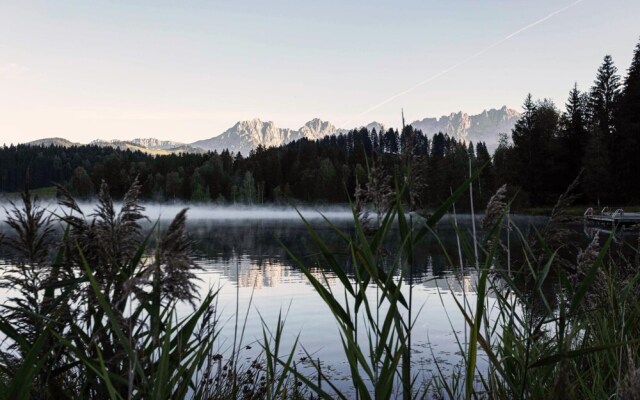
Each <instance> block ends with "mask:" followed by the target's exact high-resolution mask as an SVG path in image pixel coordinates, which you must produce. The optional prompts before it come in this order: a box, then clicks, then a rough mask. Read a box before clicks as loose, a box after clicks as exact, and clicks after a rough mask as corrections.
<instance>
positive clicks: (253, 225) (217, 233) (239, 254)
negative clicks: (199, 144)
mask: <svg viewBox="0 0 640 400" xmlns="http://www.w3.org/2000/svg"><path fill="white" fill-rule="evenodd" d="M315 228H316V230H317V233H318V234H319V236H320V237H321V238H322V239H323V240H324V241H325V243H326V244H327V246H328V247H329V249H331V250H332V251H333V252H334V254H336V255H337V258H338V259H339V260H341V261H342V264H343V265H344V269H345V271H346V272H347V274H348V275H350V276H353V265H352V262H351V260H350V258H349V257H348V256H347V247H346V245H345V243H344V241H343V240H342V239H341V238H340V236H339V235H338V234H336V233H335V232H334V231H333V229H332V228H330V227H327V226H326V225H324V224H323V223H318V224H316V227H315ZM341 229H343V230H345V231H347V232H350V230H349V226H348V225H343V226H341ZM189 232H190V235H191V237H192V239H193V240H194V242H195V246H194V248H195V249H196V254H197V255H198V258H199V259H200V263H201V265H203V266H204V267H205V268H208V269H214V270H216V271H220V272H221V273H222V274H223V275H224V276H225V277H227V278H228V279H229V280H231V281H234V282H238V284H239V285H241V286H247V287H253V286H254V285H255V286H256V287H257V288H260V287H263V286H277V285H279V284H281V283H282V282H294V281H296V282H301V281H304V279H303V276H302V274H301V272H300V271H298V270H297V268H296V267H295V266H294V262H293V260H292V258H291V257H290V256H289V254H288V253H287V251H286V250H285V247H286V248H287V249H289V250H290V251H291V252H292V253H293V254H294V255H295V256H296V257H298V258H299V259H300V260H302V261H303V262H305V263H306V264H307V265H308V267H309V268H312V269H313V268H316V269H315V271H316V273H318V275H321V274H322V273H323V272H327V269H323V268H322V264H319V259H320V257H316V254H317V249H316V248H315V246H314V245H313V243H312V241H311V239H310V238H309V234H308V232H307V230H306V228H305V227H304V225H303V224H302V223H300V222H291V221H241V222H237V223H230V222H228V221H225V222H220V221H192V222H191V223H190V225H189ZM438 235H439V238H440V241H438V240H436V239H435V238H434V237H430V236H428V237H427V238H426V239H425V240H423V241H422V242H421V243H420V245H419V246H417V247H416V248H415V250H414V259H415V262H414V265H413V266H412V267H411V268H409V266H407V265H404V268H405V270H404V271H403V275H404V276H405V278H406V280H408V275H409V271H410V270H411V271H413V282H414V283H415V284H418V283H424V284H425V285H426V286H431V283H429V281H430V280H432V278H433V277H434V276H439V277H447V276H451V273H452V272H459V270H460V266H459V265H460V262H459V260H458V255H457V254H458V252H457V247H456V246H457V244H456V238H455V232H454V231H453V230H451V229H441V230H440V231H439V232H438ZM398 247H399V239H398V236H397V234H395V233H393V234H392V235H390V239H389V243H387V244H386V248H387V249H388V250H389V255H388V256H387V257H385V259H384V266H383V267H384V268H385V269H387V270H391V268H392V267H393V265H394V263H396V261H397V260H396V258H395V255H394V254H392V253H391V250H393V249H397V248H398ZM443 247H444V249H443ZM445 251H446V252H448V253H449V258H450V259H451V261H452V262H453V265H451V262H450V261H449V258H448V257H447V256H446V254H445ZM463 263H464V265H469V263H468V261H467V260H466V259H464V258H463ZM400 264H403V263H402V262H401V263H400ZM396 274H397V275H399V274H400V271H396ZM329 278H332V277H331V276H329ZM461 281H462V282H464V283H463V284H465V285H467V286H469V288H467V289H469V290H468V291H470V290H471V286H473V285H471V284H470V280H469V279H468V276H467V278H463V279H462V280H460V279H457V278H456V279H453V280H452V281H451V287H452V288H454V287H455V288H458V289H456V290H461V289H459V288H460V285H461V283H460V282H461Z"/></svg>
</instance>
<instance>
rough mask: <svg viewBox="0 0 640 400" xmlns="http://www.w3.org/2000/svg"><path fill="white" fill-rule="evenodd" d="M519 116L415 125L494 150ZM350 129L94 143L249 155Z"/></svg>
mask: <svg viewBox="0 0 640 400" xmlns="http://www.w3.org/2000/svg"><path fill="white" fill-rule="evenodd" d="M519 116H520V114H519V113H518V112H517V111H515V110H512V109H509V108H507V107H506V106H504V107H502V108H500V109H490V110H484V111H483V112H481V113H480V114H477V115H469V114H467V113H464V112H457V113H451V114H449V115H445V116H442V117H440V118H424V119H422V120H416V121H414V122H412V123H411V125H412V126H413V127H414V128H416V129H420V130H421V131H422V132H423V133H424V134H426V135H427V136H431V135H433V134H435V133H438V132H443V133H447V134H449V135H450V136H453V137H455V138H456V139H458V140H463V141H465V142H469V141H473V142H479V141H483V142H485V143H486V144H487V147H488V149H489V151H493V149H495V148H496V147H497V144H498V139H499V134H500V133H509V132H511V129H512V128H513V126H514V125H515V123H516V121H517V120H518V118H519ZM365 127H366V128H367V129H368V130H372V129H376V131H378V132H379V131H380V130H382V129H384V127H383V125H382V124H380V123H378V122H371V123H370V124H368V125H366V126H365ZM346 132H347V130H344V129H338V128H336V127H335V126H334V125H332V124H331V123H330V122H327V121H322V120H320V119H318V118H315V119H312V120H311V121H309V122H307V123H306V124H304V125H303V126H302V127H300V128H298V129H297V130H292V129H289V128H279V127H277V126H276V125H275V123H274V122H272V121H261V120H260V119H257V118H255V119H252V120H249V121H239V122H237V123H236V124H235V125H233V126H232V127H231V128H229V129H227V130H226V131H224V132H223V133H222V134H220V135H218V136H214V137H211V138H209V139H204V140H198V141H196V142H193V143H189V144H186V143H180V142H174V141H165V140H158V139H154V138H145V139H140V138H138V139H133V140H130V141H123V140H110V141H105V140H94V141H93V142H91V144H93V145H98V146H110V147H114V148H119V149H130V150H141V151H144V152H147V153H150V154H158V155H160V154H170V153H180V152H191V153H194V152H203V151H218V152H221V151H223V150H225V149H227V150H229V151H231V152H234V153H237V152H240V153H242V154H243V155H245V156H246V155H248V154H249V152H250V151H251V150H253V149H255V148H257V147H258V146H260V145H262V146H264V147H272V146H280V145H283V144H286V143H289V142H291V141H293V140H297V139H301V138H308V139H311V140H315V139H320V138H323V137H325V136H328V135H334V134H340V133H346ZM28 144H31V145H51V144H55V145H59V146H73V145H79V143H73V142H70V141H68V140H66V139H62V138H50V139H40V140H36V141H33V142H29V143H28Z"/></svg>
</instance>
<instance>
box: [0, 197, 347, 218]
mask: <svg viewBox="0 0 640 400" xmlns="http://www.w3.org/2000/svg"><path fill="white" fill-rule="evenodd" d="M39 204H40V206H42V207H46V208H47V209H49V210H50V211H51V212H53V213H55V214H58V215H62V214H63V213H65V212H66V213H68V212H69V209H66V208H63V207H61V206H59V205H58V204H57V202H56V201H55V200H48V201H40V202H39ZM16 205H17V206H18V207H20V208H21V204H20V202H19V201H18V202H17V203H16ZM79 206H80V209H81V210H82V212H83V213H84V214H85V215H86V216H88V215H91V214H93V213H94V212H95V208H96V203H93V202H86V203H79ZM142 206H143V207H144V212H143V213H144V214H145V215H146V216H147V217H148V218H149V219H150V220H152V221H156V220H167V219H173V217H175V215H176V214H177V213H178V212H180V211H181V210H182V209H183V208H188V209H189V211H187V219H190V220H300V215H298V212H300V213H301V214H302V216H304V218H306V219H320V218H322V217H323V216H325V217H326V218H328V219H330V220H346V219H352V218H353V215H352V213H351V210H350V209H349V208H348V207H346V206H318V207H312V206H300V207H298V208H297V210H296V208H294V207H293V206H286V205H282V206H275V205H273V206H263V205H256V206H246V205H217V204H189V203H169V204H168V203H164V204H161V203H145V202H143V203H142ZM120 207H121V203H114V208H115V210H116V212H118V211H119V210H120ZM10 208H11V204H9V203H8V202H0V210H9V209H10ZM2 214H4V213H2ZM0 218H1V219H3V220H4V219H5V218H4V215H2V217H0Z"/></svg>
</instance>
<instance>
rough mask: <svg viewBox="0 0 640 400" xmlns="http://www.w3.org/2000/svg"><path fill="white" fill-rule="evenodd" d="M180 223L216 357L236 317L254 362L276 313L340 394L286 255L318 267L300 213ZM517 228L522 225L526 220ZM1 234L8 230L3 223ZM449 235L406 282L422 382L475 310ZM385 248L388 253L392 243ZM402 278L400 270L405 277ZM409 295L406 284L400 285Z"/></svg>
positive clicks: (315, 313) (327, 334)
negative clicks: (213, 295) (461, 306)
mask: <svg viewBox="0 0 640 400" xmlns="http://www.w3.org/2000/svg"><path fill="white" fill-rule="evenodd" d="M180 208H181V207H179V206H162V207H148V208H147V211H146V214H147V215H148V216H149V218H150V219H151V220H157V219H159V220H160V225H161V227H163V226H166V225H167V224H168V223H169V222H170V219H171V218H172V217H173V216H174V215H175V214H176V213H177V212H178V211H179V209H180ZM87 209H88V210H89V209H90V207H87ZM323 213H324V215H326V216H327V218H329V219H330V220H331V221H332V222H334V223H335V224H337V225H338V226H339V227H340V228H341V229H344V230H345V231H346V232H351V229H352V224H353V223H352V217H351V213H350V211H348V210H346V209H325V210H323ZM303 214H304V215H305V217H307V218H309V220H310V221H311V223H312V224H313V226H314V227H315V229H316V230H317V231H318V232H319V233H320V235H321V236H322V237H323V238H324V239H325V240H326V241H327V242H328V243H329V244H330V246H331V247H332V248H334V249H336V250H338V251H339V250H342V249H343V248H344V246H343V245H342V244H341V241H340V239H339V237H338V235H337V234H336V233H335V232H334V231H333V230H332V228H331V227H330V226H329V225H328V224H327V223H326V221H324V220H323V219H322V218H321V215H320V214H319V213H318V212H317V211H315V210H312V209H305V210H303ZM188 221H189V222H188V232H189V235H190V236H191V239H192V240H193V242H194V254H195V257H196V260H197V262H198V264H199V265H200V266H201V267H202V268H203V271H201V272H199V273H198V276H199V278H200V279H201V282H200V283H201V284H200V288H201V291H202V294H203V295H204V294H205V293H206V292H207V291H208V290H209V289H210V288H211V289H215V290H219V294H218V316H219V318H220V321H221V329H222V334H221V336H220V341H219V351H220V352H221V353H223V354H224V353H227V354H228V352H229V351H230V349H231V347H232V345H233V338H234V335H235V332H236V315H237V316H238V324H239V327H238V331H237V332H238V334H239V333H240V331H241V330H242V329H243V328H242V327H243V326H244V335H243V340H242V345H243V350H242V354H241V357H240V358H241V359H244V360H246V361H250V360H252V359H253V358H254V357H256V355H257V354H258V353H259V351H260V345H259V344H258V342H259V341H261V339H262V335H263V328H264V327H268V328H269V329H272V330H273V329H275V327H276V321H277V319H278V315H279V314H280V313H282V314H283V315H286V325H285V337H284V342H283V344H282V348H281V349H282V351H283V352H285V353H287V354H288V352H289V350H290V349H291V346H292V344H293V343H294V341H295V339H296V337H298V338H299V345H298V349H297V351H296V360H297V364H298V368H299V369H303V370H304V369H306V370H307V371H308V372H309V373H312V371H313V368H312V367H311V365H310V364H309V362H308V359H307V354H310V355H311V356H312V357H313V359H316V360H320V362H321V365H322V369H323V373H324V374H326V375H329V376H330V377H331V379H332V380H333V381H335V382H336V383H337V384H338V387H341V388H343V389H344V388H347V387H348V386H349V382H348V380H349V369H348V366H347V364H346V361H345V359H344V356H343V353H342V349H341V344H340V339H339V332H338V327H337V324H336V323H335V322H334V320H333V318H332V315H331V313H330V312H329V310H328V308H327V306H326V305H325V304H324V302H323V301H322V299H321V298H320V297H319V296H318V294H317V293H316V292H315V290H314V289H313V288H312V286H311V285H310V284H309V283H308V282H307V279H306V277H305V276H304V275H303V274H302V273H301V271H300V270H299V269H298V268H297V267H296V266H295V264H294V262H293V260H292V259H291V257H289V256H288V254H287V251H286V249H285V247H286V248H287V249H289V250H290V251H291V252H292V253H293V254H295V255H296V256H297V257H299V258H300V259H301V260H303V261H304V262H305V263H306V265H308V266H311V267H313V266H314V265H317V264H316V259H317V258H316V253H315V252H316V249H315V248H314V246H313V244H312V241H311V240H310V237H309V234H308V232H307V229H306V227H305V226H304V224H303V223H302V221H301V219H300V217H299V216H298V214H297V213H296V212H295V211H294V210H291V209H289V210H287V209H282V208H280V209H270V208H254V209H248V208H230V207H226V208H219V207H193V208H192V209H191V210H190V211H189V213H188ZM521 222H522V223H523V225H526V221H521ZM459 226H460V228H461V229H462V230H463V231H471V224H470V218H469V217H468V216H467V217H461V218H460V220H459ZM2 229H3V230H5V229H6V226H5V224H3V226H2ZM454 233H455V231H454V228H453V224H451V223H450V222H448V218H447V217H445V219H444V220H443V222H442V223H441V224H440V225H439V227H438V235H439V238H440V240H441V242H439V241H438V240H436V239H435V238H434V237H427V239H426V240H424V241H423V242H422V244H421V245H420V246H419V247H417V248H416V251H415V256H416V262H415V265H414V266H413V268H412V272H413V274H412V275H411V279H412V280H413V284H414V289H413V304H414V310H420V311H419V314H418V315H417V322H416V325H415V328H414V331H413V338H412V341H413V356H412V362H413V363H414V364H415V368H416V369H415V370H416V371H420V373H421V374H423V375H424V377H429V376H430V375H431V374H437V369H436V367H435V364H434V360H438V361H439V363H440V367H441V368H443V369H444V371H445V373H448V372H451V370H452V369H453V368H454V367H455V365H456V364H457V363H458V362H459V361H460V356H459V354H460V353H459V351H460V349H459V346H458V342H457V340H456V337H455V335H456V334H457V335H460V337H461V339H462V340H464V335H465V324H464V321H463V319H462V317H461V314H460V312H459V310H458V308H457V306H456V303H455V300H454V299H457V300H458V301H460V302H462V301H463V298H466V300H467V301H468V303H469V304H470V306H471V307H475V300H476V294H475V292H474V290H475V286H476V281H477V276H476V275H475V273H474V272H472V271H473V268H472V267H471V266H468V267H467V268H465V269H464V270H462V269H461V267H460V262H459V258H458V251H457V248H458V247H457V242H456V236H455V234H454ZM392 236H393V235H392ZM392 242H393V240H392ZM389 247H390V250H391V248H393V243H390V244H389ZM445 250H446V251H445ZM446 252H448V253H449V255H450V256H451V257H452V261H449V259H448V258H447V256H446V254H445V253H446ZM0 262H5V263H6V262H8V261H7V260H6V259H4V260H0ZM463 263H464V260H463ZM452 264H453V265H452ZM345 269H346V271H347V273H348V274H349V276H350V277H352V274H351V272H350V271H351V270H350V266H349V264H348V262H345ZM314 271H315V273H317V274H318V275H319V276H320V274H321V273H322V270H321V269H319V268H316V269H314ZM408 272H409V271H406V272H405V273H406V274H407V279H409V278H408V275H409V274H408ZM327 279H328V283H329V285H330V286H331V287H332V289H333V290H334V291H335V292H336V293H339V294H342V293H343V291H342V289H341V285H340V284H339V281H338V280H337V279H336V278H335V276H333V275H331V274H330V273H327ZM407 290H408V285H406V286H405V291H407ZM5 295H6V294H5ZM180 309H181V311H182V312H187V311H188V310H189V306H187V305H181V306H180ZM416 312H417V311H414V316H415V313H416ZM245 320H246V323H245ZM362 340H363V343H364V341H366V336H364V335H363V336H362Z"/></svg>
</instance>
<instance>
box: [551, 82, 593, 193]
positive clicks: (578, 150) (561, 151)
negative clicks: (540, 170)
mask: <svg viewBox="0 0 640 400" xmlns="http://www.w3.org/2000/svg"><path fill="white" fill-rule="evenodd" d="M587 101H588V99H587V97H586V95H585V94H584V93H582V92H580V90H578V84H577V83H576V84H574V86H573V89H571V91H570V92H569V98H568V99H567V102H566V103H565V107H566V111H565V112H564V113H563V115H562V118H561V129H560V135H561V137H560V141H559V143H558V154H557V156H558V162H557V167H558V169H559V171H558V172H559V173H560V174H561V175H563V180H564V181H569V182H571V180H573V179H575V178H576V176H578V174H579V173H580V170H581V169H582V161H583V158H584V152H585V148H586V146H587V140H588V130H587V115H586V114H587V110H586V107H587Z"/></svg>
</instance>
